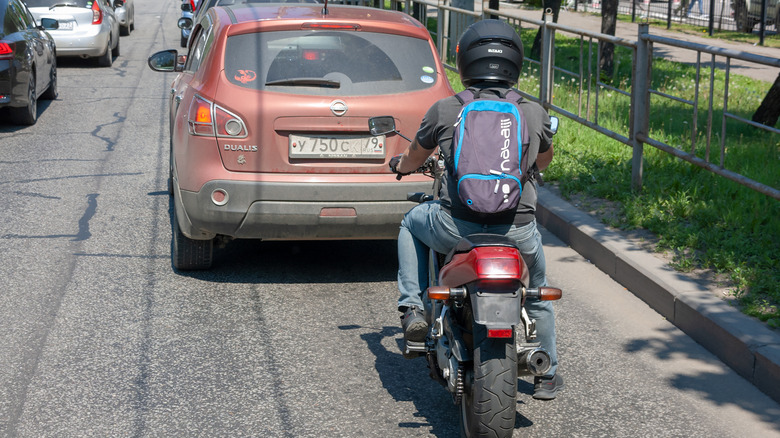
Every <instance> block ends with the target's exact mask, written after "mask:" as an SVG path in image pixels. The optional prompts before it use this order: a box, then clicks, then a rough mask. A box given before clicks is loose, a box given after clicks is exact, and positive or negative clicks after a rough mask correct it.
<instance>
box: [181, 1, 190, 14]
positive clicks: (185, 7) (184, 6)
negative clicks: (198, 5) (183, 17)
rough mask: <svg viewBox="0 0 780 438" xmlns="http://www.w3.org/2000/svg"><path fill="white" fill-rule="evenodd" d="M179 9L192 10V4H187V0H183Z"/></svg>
mask: <svg viewBox="0 0 780 438" xmlns="http://www.w3.org/2000/svg"><path fill="white" fill-rule="evenodd" d="M181 10H182V11H184V12H192V5H191V4H189V2H184V3H182V4H181Z"/></svg>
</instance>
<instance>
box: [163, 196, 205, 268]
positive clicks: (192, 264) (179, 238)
mask: <svg viewBox="0 0 780 438" xmlns="http://www.w3.org/2000/svg"><path fill="white" fill-rule="evenodd" d="M174 202H175V201H174ZM213 253H214V239H209V240H194V239H190V238H189V237H187V236H185V235H184V233H182V232H181V230H180V229H179V218H178V217H177V215H176V207H175V206H174V207H173V250H172V251H171V258H172V259H173V267H174V268H176V269H179V270H182V271H194V270H202V269H209V268H211V261H212V255H213Z"/></svg>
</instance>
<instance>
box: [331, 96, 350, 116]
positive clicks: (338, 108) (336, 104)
mask: <svg viewBox="0 0 780 438" xmlns="http://www.w3.org/2000/svg"><path fill="white" fill-rule="evenodd" d="M330 111H331V112H332V113H333V114H335V115H337V116H339V117H341V116H343V115H344V114H346V113H347V104H346V103H344V101H343V100H334V101H333V102H332V103H331V104H330Z"/></svg>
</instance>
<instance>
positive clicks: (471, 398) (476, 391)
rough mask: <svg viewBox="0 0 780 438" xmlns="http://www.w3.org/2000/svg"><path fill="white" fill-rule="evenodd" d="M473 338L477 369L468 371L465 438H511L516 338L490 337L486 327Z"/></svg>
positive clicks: (462, 423) (463, 424)
mask: <svg viewBox="0 0 780 438" xmlns="http://www.w3.org/2000/svg"><path fill="white" fill-rule="evenodd" d="M473 335H474V338H473V345H474V361H473V367H468V364H467V367H466V369H465V375H464V391H463V398H462V400H461V404H460V430H461V437H464V438H473V437H480V438H488V437H490V438H502V437H511V436H512V432H513V431H514V428H515V416H516V410H515V409H516V404H517V352H516V348H515V342H514V338H510V339H494V338H488V337H487V329H486V328H485V326H483V325H478V324H474V325H473Z"/></svg>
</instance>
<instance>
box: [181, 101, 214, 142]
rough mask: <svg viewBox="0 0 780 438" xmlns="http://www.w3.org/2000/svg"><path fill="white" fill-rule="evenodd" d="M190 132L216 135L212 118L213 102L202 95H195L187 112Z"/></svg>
mask: <svg viewBox="0 0 780 438" xmlns="http://www.w3.org/2000/svg"><path fill="white" fill-rule="evenodd" d="M187 122H188V124H189V126H190V134H193V135H214V123H212V119H211V102H209V101H208V100H206V99H203V98H202V97H200V96H195V99H193V100H192V104H190V109H189V112H188V113H187Z"/></svg>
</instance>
